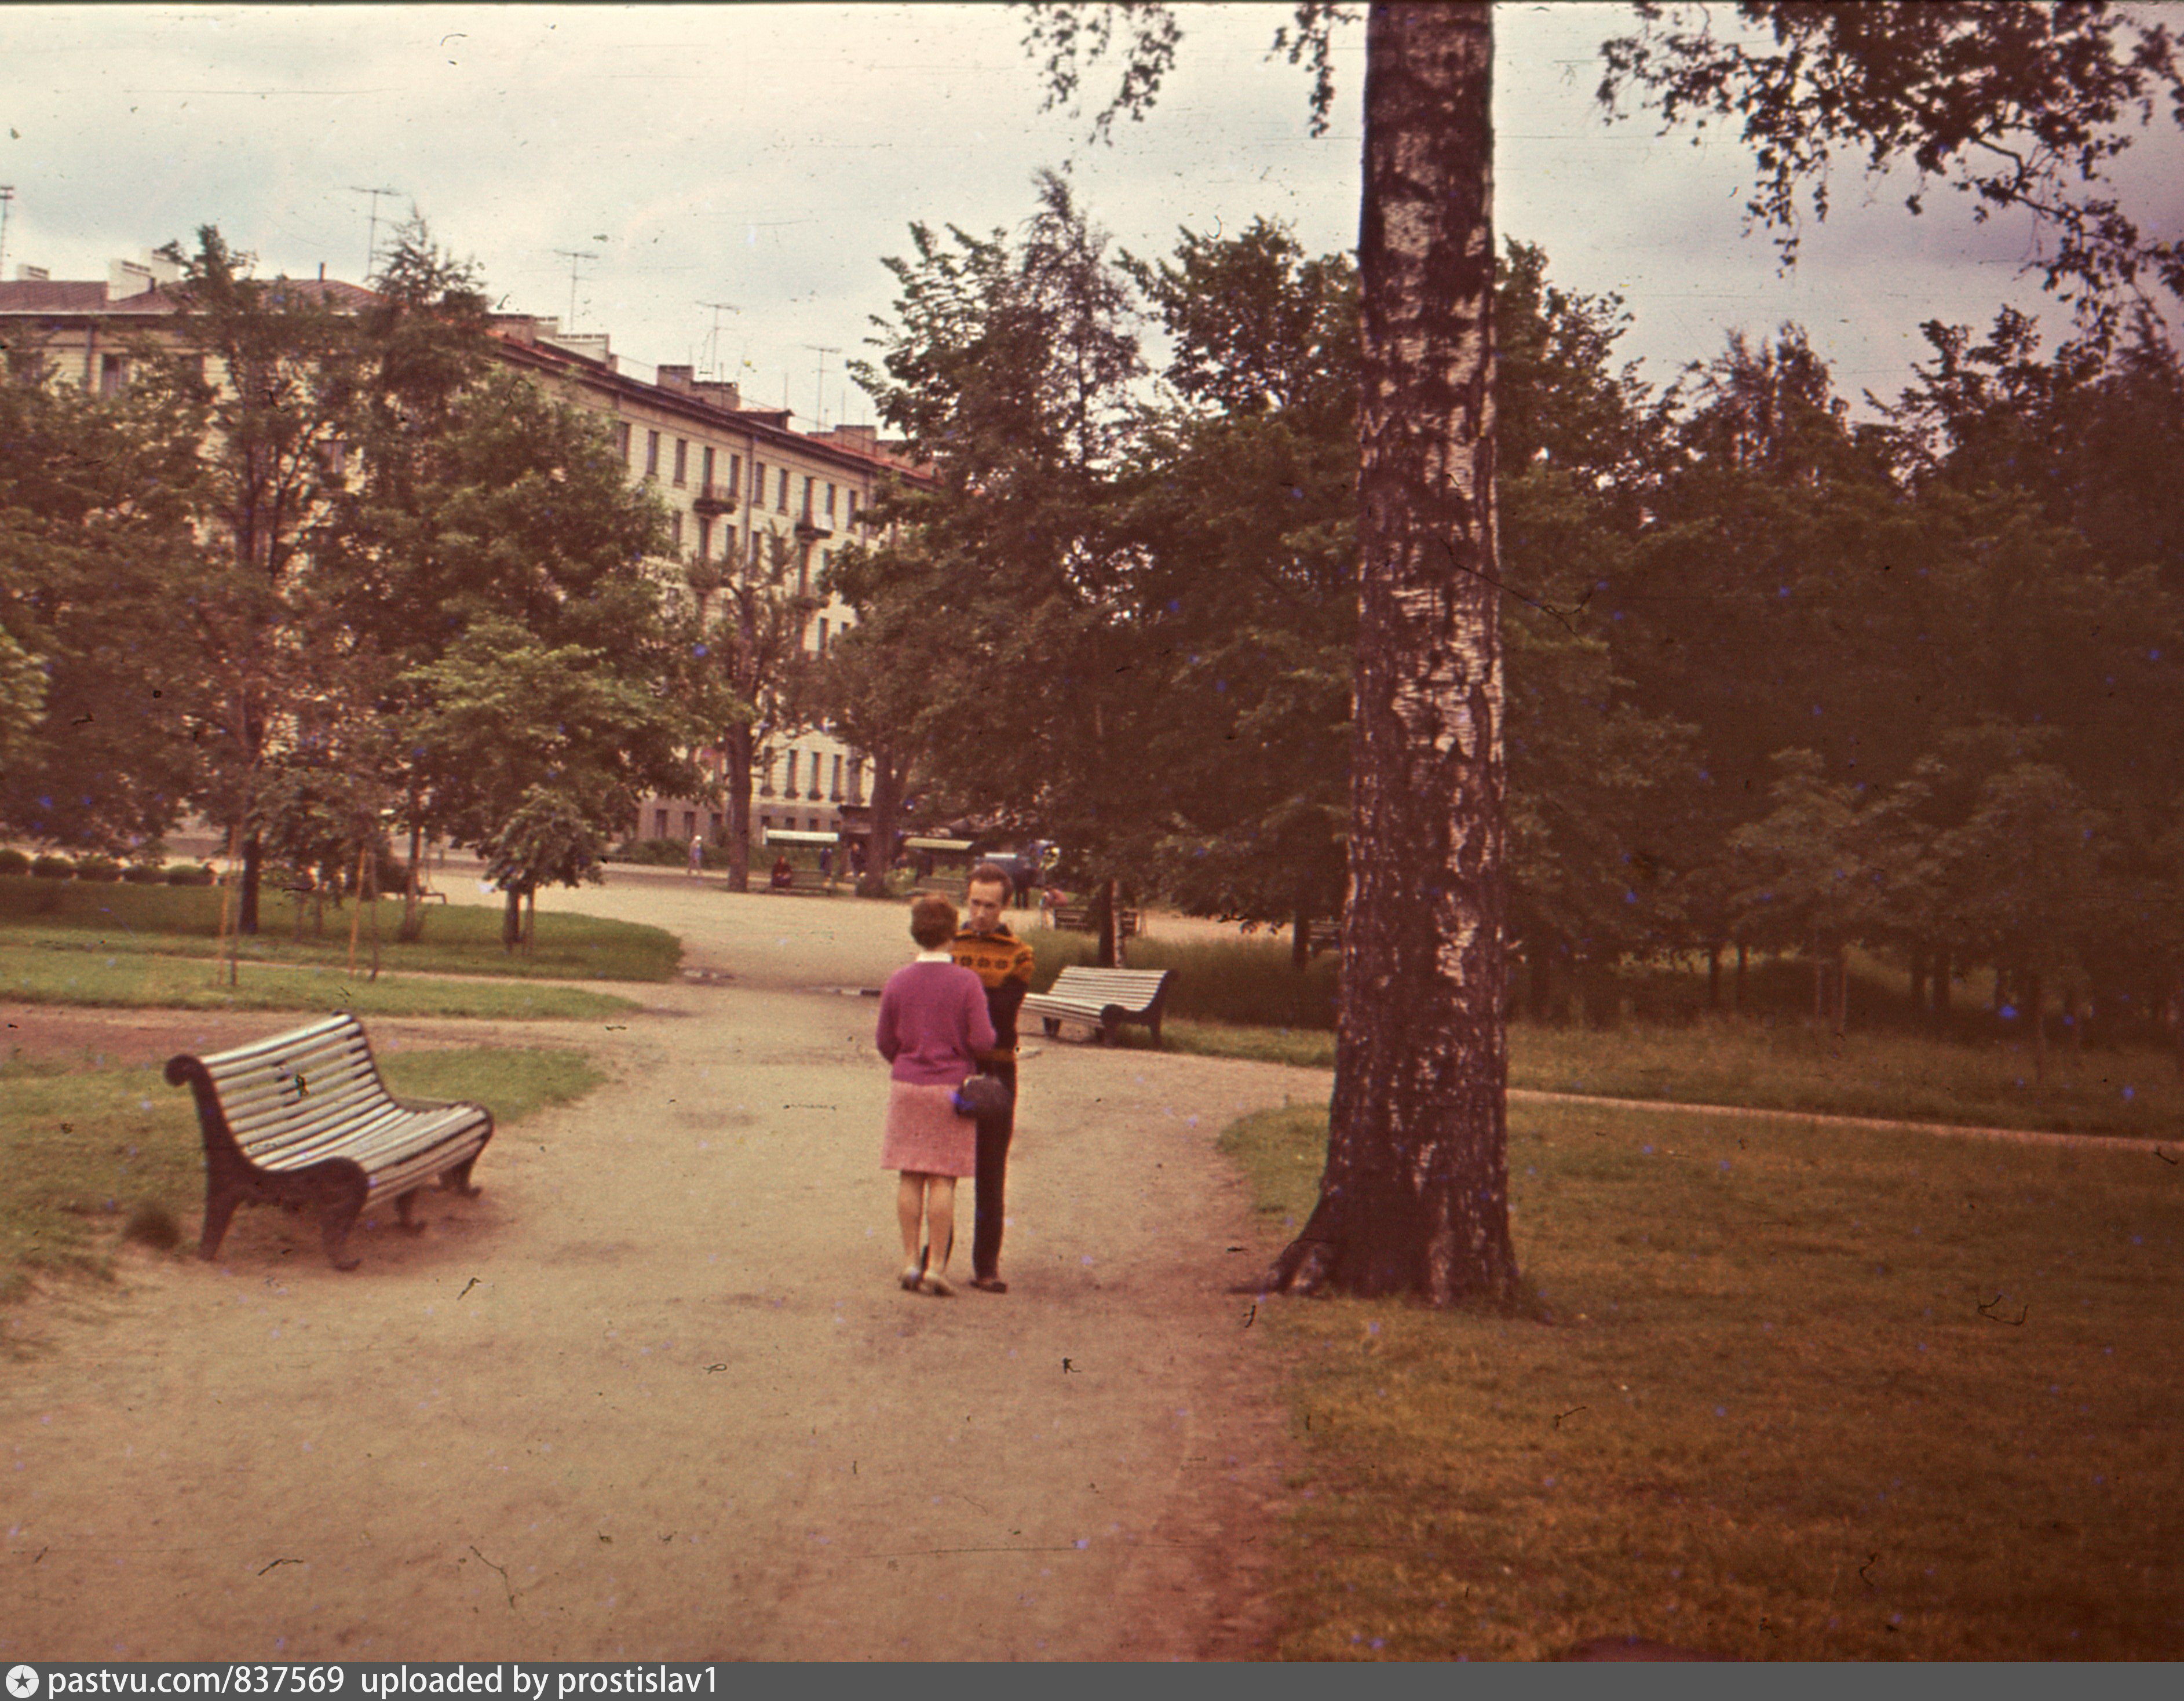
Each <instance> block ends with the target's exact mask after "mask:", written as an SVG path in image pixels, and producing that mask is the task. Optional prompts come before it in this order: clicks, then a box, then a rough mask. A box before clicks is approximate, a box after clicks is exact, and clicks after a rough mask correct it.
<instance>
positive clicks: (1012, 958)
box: [950, 862, 1032, 1293]
mask: <svg viewBox="0 0 2184 1701" xmlns="http://www.w3.org/2000/svg"><path fill="white" fill-rule="evenodd" d="M1009 890H1010V882H1009V873H1008V870H1007V869H1006V868H1003V867H1000V866H998V865H997V864H995V863H992V862H981V863H979V864H978V867H975V868H973V869H972V871H971V878H970V879H969V880H968V881H967V882H966V883H965V885H964V890H963V908H964V912H965V918H966V920H967V922H968V923H969V925H968V926H967V927H966V928H965V929H963V930H962V931H961V933H959V934H956V943H955V944H954V945H951V946H950V954H951V955H952V956H954V957H955V959H956V962H957V963H958V964H960V965H961V967H963V968H967V969H969V970H970V971H971V972H972V973H974V974H976V975H977V976H978V979H979V982H980V983H981V984H983V986H984V987H985V989H986V1013H987V1014H988V1015H989V1017H991V1018H993V1023H994V1049H993V1050H992V1051H985V1052H981V1053H980V1054H979V1055H978V1073H979V1074H982V1075H991V1076H993V1077H994V1078H995V1079H997V1080H999V1081H1000V1083H1001V1084H1002V1085H1004V1086H1006V1087H1007V1088H1008V1090H1009V1108H1008V1109H1007V1110H1006V1111H1004V1112H1002V1113H1000V1115H998V1116H990V1117H981V1118H978V1178H977V1181H978V1196H977V1208H976V1222H975V1225H974V1227H973V1228H972V1235H971V1286H972V1287H975V1288H977V1289H978V1290H979V1291H982V1292H984V1293H1006V1292H1007V1291H1009V1285H1008V1284H1007V1283H1006V1282H1005V1281H1003V1280H1001V1274H1000V1266H1001V1219H1002V1213H1003V1212H1004V1211H1006V1208H1007V1202H1006V1195H1007V1190H1008V1169H1009V1141H1010V1140H1011V1138H1012V1137H1013V1136H1014V1135H1015V1134H1016V1128H1017V1113H1016V1092H1017V1007H1019V1006H1020V1005H1022V1002H1023V1001H1024V995H1025V994H1026V993H1028V992H1029V991H1030V990H1031V968H1032V956H1031V947H1030V946H1029V945H1026V944H1025V943H1024V942H1023V941H1022V940H1020V939H1018V938H1017V936H1016V935H1015V934H1012V933H1011V932H1010V931H1009V930H1008V928H1007V927H1006V925H1005V924H1004V923H1003V922H1002V920H1001V911H1002V909H1003V908H1004V907H1005V906H1006V905H1007V903H1008V901H1009Z"/></svg>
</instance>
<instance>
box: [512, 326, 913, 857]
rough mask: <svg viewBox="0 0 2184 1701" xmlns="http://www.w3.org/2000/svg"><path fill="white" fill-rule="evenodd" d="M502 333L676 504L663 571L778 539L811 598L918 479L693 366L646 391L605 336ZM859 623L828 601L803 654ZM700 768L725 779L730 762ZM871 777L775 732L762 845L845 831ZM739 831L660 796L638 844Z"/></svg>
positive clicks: (817, 733) (844, 433)
mask: <svg viewBox="0 0 2184 1701" xmlns="http://www.w3.org/2000/svg"><path fill="white" fill-rule="evenodd" d="M493 331H494V335H495V337H496V338H497V339H498V340H499V345H500V349H501V354H502V358H503V359H504V360H507V361H508V362H509V363H510V365H514V366H515V367H516V368H518V369H519V370H521V371H526V372H528V373H530V374H531V375H532V376H533V377H535V378H536V379H537V380H538V382H540V383H541V384H542V385H543V386H544V388H546V389H547V390H548V391H549V393H552V394H554V395H555V396H557V397H559V398H560V399H563V400H565V401H566V402H568V403H570V404H571V405H573V406H577V407H580V408H582V409H584V410H587V411H588V412H591V413H594V414H596V415H599V416H600V417H601V418H602V419H604V421H606V423H607V426H608V430H609V433H610V437H611V438H612V440H613V442H614V444H615V447H616V451H617V452H618V453H619V454H620V455H621V457H622V460H623V461H624V463H625V464H626V465H627V466H628V468H629V473H630V477H631V478H632V479H633V480H638V481H642V482H644V483H645V484H646V485H647V486H649V488H651V489H652V490H653V492H654V493H655V494H656V495H658V496H659V497H660V499H662V500H663V501H664V502H665V503H666V506H667V518H668V527H669V531H668V544H669V549H670V551H671V560H669V561H666V562H663V563H662V564H661V566H662V568H663V570H666V571H674V570H676V569H677V568H679V566H680V564H681V563H682V562H684V561H719V560H723V559H728V558H733V557H734V556H737V555H740V556H741V557H742V558H743V559H745V560H749V559H753V558H754V552H763V551H766V550H768V549H772V548H773V547H777V545H776V544H773V543H772V542H771V541H770V538H777V539H779V540H781V541H782V544H785V545H786V547H787V548H788V549H789V551H790V553H791V555H792V556H793V558H794V561H795V564H796V575H797V580H798V584H799V589H808V590H813V591H816V589H817V588H818V587H819V586H821V585H822V583H824V579H825V574H826V570H827V567H828V566H829V565H830V564H831V563H832V561H833V555H834V551H835V550H837V549H840V548H841V547H842V546H843V544H845V543H847V542H848V541H849V539H850V537H851V536H852V535H853V529H852V528H859V527H861V519H862V516H864V515H865V514H866V512H867V511H868V510H870V509H871V507H872V504H873V502H874V500H875V499H876V498H877V495H878V494H879V492H880V489H881V487H882V485H883V482H885V481H886V480H887V479H888V478H889V477H904V476H912V477H914V476H915V473H914V470H913V469H912V468H911V466H910V464H909V463H908V462H906V461H905V460H902V459H901V458H900V457H899V456H897V455H894V454H892V453H891V452H890V451H889V449H888V447H887V446H886V445H884V444H883V443H881V442H880V441H879V437H878V433H877V431H876V430H875V429H874V428H873V427H870V426H838V427H834V428H833V429H832V430H830V431H827V432H799V431H795V430H794V429H792V428H791V427H790V425H789V418H790V415H788V412H787V410H781V409H768V408H750V407H746V406H744V403H743V399H742V397H741V395H740V393H738V388H737V387H736V386H735V385H734V384H732V383H723V382H712V381H708V380H705V379H701V378H699V377H697V376H695V375H694V373H693V371H692V370H691V368H689V367H688V366H677V365H666V366H660V367H657V368H655V369H654V371H653V376H652V378H651V379H650V381H649V382H648V381H646V380H644V379H643V378H641V377H638V376H636V375H634V374H632V373H627V372H624V371H622V370H621V361H620V360H618V359H617V358H616V356H615V354H614V353H613V352H612V349H611V348H610V344H609V339H608V338H607V337H605V336H602V335H597V334H593V335H588V336H582V337H573V336H570V335H567V334H565V333H564V332H562V331H561V330H560V326H559V323H558V322H557V321H554V320H552V319H540V318H535V317H532V316H529V315H499V316H497V317H496V318H495V320H494V321H493ZM677 583H680V579H679V575H678V577H677ZM855 618H856V616H855V614H854V613H853V612H852V611H850V609H849V608H848V607H847V606H846V605H844V604H843V603H841V602H840V601H839V600H835V599H833V598H831V597H830V598H828V599H827V600H826V601H824V602H823V603H822V605H820V606H819V608H818V609H817V611H816V612H815V613H814V614H813V615H812V616H811V619H810V621H809V622H807V624H806V627H805V633H804V647H805V650H807V651H809V652H811V654H814V655H824V654H825V653H826V650H827V645H828V644H830V643H832V642H833V641H834V639H836V638H838V636H839V635H840V634H841V633H843V632H844V631H846V630H848V629H849V628H850V627H851V626H852V625H853V624H854V623H855ZM702 760H704V761H706V762H707V763H708V765H709V766H710V767H711V768H712V770H713V771H714V772H716V773H717V772H719V771H720V767H721V756H720V754H719V752H718V751H710V750H709V751H706V752H704V753H703V756H702ZM865 768H866V763H865V760H864V758H863V756H861V754H860V753H859V752H857V751H855V750H851V749H850V748H849V747H848V746H847V745H844V744H843V743H842V742H841V741H840V740H838V739H835V738H834V737H833V735H832V734H831V733H827V732H826V731H825V730H824V729H820V728H795V727H793V726H781V727H774V728H763V737H762V739H761V743H760V750H759V753H758V757H757V761H756V763H755V772H753V775H752V794H753V795H752V799H751V817H750V828H751V835H752V839H753V841H754V842H755V843H758V844H763V843H764V842H765V839H766V834H769V833H773V832H796V833H839V832H840V831H842V829H843V823H844V819H845V818H849V819H851V820H854V819H855V817H856V815H857V814H858V813H859V812H860V811H861V810H862V809H863V807H864V801H865V785H866V774H865ZM727 825H728V823H727V815H726V811H725V807H724V806H719V805H700V804H699V803H697V802H694V801H693V800H689V799H685V798H662V797H651V798H647V799H646V800H644V802H643V805H642V806H641V807H640V809H639V811H638V820H637V822H636V823H633V833H632V836H633V837H636V838H641V839H688V838H690V837H691V836H692V835H693V834H704V835H705V839H706V842H707V843H709V844H718V843H719V842H720V841H721V838H722V837H723V835H724V834H726V833H727Z"/></svg>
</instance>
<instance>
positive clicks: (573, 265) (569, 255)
mask: <svg viewBox="0 0 2184 1701" xmlns="http://www.w3.org/2000/svg"><path fill="white" fill-rule="evenodd" d="M554 253H555V254H559V255H560V256H561V258H562V259H565V260H566V261H568V262H569V317H568V320H567V321H566V328H567V329H569V330H571V331H574V330H575V329H576V328H577V267H578V266H581V265H590V264H591V263H592V262H593V260H595V259H598V258H599V255H598V254H597V253H595V252H594V251H593V250H592V249H590V248H555V249H554Z"/></svg>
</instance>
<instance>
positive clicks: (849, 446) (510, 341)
mask: <svg viewBox="0 0 2184 1701" xmlns="http://www.w3.org/2000/svg"><path fill="white" fill-rule="evenodd" d="M179 276H180V274H179V269H178V268H175V267H174V266H172V265H168V264H167V263H166V262H164V261H160V260H158V259H152V258H150V257H147V258H145V259H139V260H116V261H115V262H114V265H113V266H112V268H111V269H110V271H109V276H108V277H107V278H106V279H105V280H103V281H90V282H70V281H61V282H56V281H54V280H53V279H51V278H49V277H47V276H45V275H44V274H43V273H42V272H40V271H38V270H36V268H32V267H22V268H20V269H19V275H18V278H17V280H16V281H15V282H13V283H0V357H15V356H20V355H21V354H26V353H31V352H35V353H36V355H37V356H38V357H39V358H40V359H42V360H43V361H45V362H46V363H47V365H48V366H49V367H50V368H51V369H52V370H53V371H56V372H58V373H59V374H61V375H62V376H65V377H68V378H70V380H72V381H74V382H80V383H81V384H82V385H83V387H84V388H86V389H97V390H98V391H100V392H101V393H109V394H110V393H114V392H115V391H116V390H118V389H119V388H121V387H123V386H125V384H126V383H127V382H128V369H129V360H130V359H131V350H132V349H136V348H139V347H141V346H142V343H143V342H144V339H145V337H147V335H148V334H150V335H151V336H153V337H157V336H158V334H159V330H160V328H161V321H163V320H165V319H170V318H171V317H172V316H173V315H174V314H175V312H176V311H177V310H178V304H177V303H176V302H175V298H174V297H173V296H172V295H171V294H170V293H168V292H167V290H166V289H165V288H164V286H166V285H169V284H172V283H174V282H177V281H178V278H179ZM305 282H306V283H307V284H308V285H309V287H316V288H318V289H320V290H323V291H324V292H326V297H327V298H328V300H329V301H330V302H331V304H334V305H335V306H336V307H337V308H340V307H344V306H347V307H354V306H357V305H360V304H363V303H364V302H365V301H368V300H370V292H369V291H368V290H365V289H361V288H359V287H357V286H355V285H353V284H347V283H342V282H338V281H333V280H328V279H326V278H325V277H324V276H320V278H318V279H316V280H306V281H305ZM492 332H493V343H494V348H495V351H496V353H497V354H498V355H499V358H500V359H501V360H504V362H506V363H507V364H508V365H510V366H512V367H514V368H515V369H516V370H518V371H523V372H525V373H527V374H528V375H530V376H532V377H533V378H534V379H535V380H536V381H537V382H538V383H540V384H541V385H542V386H543V388H545V389H546V390H547V391H548V392H549V393H551V394H553V395H554V396H556V397H557V398H559V399H561V400H563V401H565V402H567V403H569V404H571V405H572V406H575V407H578V408H581V409H582V410H585V411H587V412H589V413H592V414H594V415H598V416H599V418H600V419H602V420H603V421H604V422H605V424H606V426H607V429H608V432H609V435H610V438H611V440H612V442H613V443H614V445H615V447H616V450H617V452H618V453H619V454H620V455H621V457H622V460H623V461H624V463H625V464H626V465H627V467H628V469H629V476H630V477H631V479H632V481H633V482H643V484H645V485H646V486H647V487H648V488H650V489H651V490H653V491H654V493H655V494H656V495H657V496H658V497H659V498H660V499H661V500H662V501H663V502H664V503H665V504H666V508H667V512H668V523H669V528H670V529H669V555H668V556H667V557H666V558H663V559H662V560H659V561H657V562H655V563H654V564H653V565H654V567H655V571H656V572H658V573H659V574H660V577H661V578H662V580H663V582H666V583H671V584H673V585H677V586H678V587H679V586H680V585H682V583H683V580H682V568H683V565H684V564H685V563H686V562H689V561H717V560H722V559H723V558H724V557H727V555H730V554H731V553H732V552H738V551H739V552H742V553H743V554H744V557H745V558H746V559H748V558H749V552H751V551H753V550H755V549H757V550H765V549H769V548H771V547H773V546H772V544H770V543H769V542H768V538H769V536H770V537H772V538H779V539H782V540H783V541H784V542H785V544H786V545H787V547H788V549H789V550H790V551H791V553H792V555H793V557H794V561H795V563H796V572H797V575H798V577H799V582H800V583H802V584H803V585H804V586H805V587H807V588H813V589H816V588H817V587H818V586H819V585H821V584H822V583H823V580H824V575H825V572H826V569H827V566H828V565H829V564H830V563H831V561H832V560H833V554H834V552H835V551H836V550H837V549H839V548H841V547H842V545H843V544H844V543H846V542H847V541H848V540H849V539H850V537H851V536H853V535H858V534H859V533H857V532H856V531H855V529H854V528H858V527H860V526H861V521H862V516H864V515H865V514H866V512H867V511H868V510H870V509H871V507H872V504H873V502H874V500H875V499H876V498H877V495H878V494H879V492H880V489H881V488H882V486H883V482H885V481H886V480H887V479H888V478H889V477H905V476H907V477H915V476H916V474H915V471H914V469H913V468H912V467H911V465H910V464H909V463H908V462H906V461H905V460H902V459H901V458H900V456H898V455H894V454H893V453H891V452H890V450H889V447H888V446H887V445H885V444H883V443H881V442H880V440H879V438H878V434H877V432H876V431H875V430H874V429H873V428H872V427H869V426H838V427H834V428H833V429H832V430H830V431H827V432H799V431H796V430H794V429H793V428H792V427H791V425H790V418H791V415H789V413H788V411H787V410H779V409H765V408H749V407H745V406H744V404H743V401H742V398H741V396H740V395H739V393H738V389H737V387H736V386H735V385H734V384H732V383H721V382H710V381H707V380H703V379H700V378H699V377H697V376H695V375H694V372H693V371H692V369H691V368H690V367H688V366H677V365H666V366H660V367H657V368H655V369H652V376H650V377H649V378H646V377H643V376H638V373H637V372H634V371H623V370H622V362H621V360H619V359H618V358H617V357H616V355H615V354H614V353H613V351H612V349H611V348H610V342H609V338H608V337H606V336H605V335H602V334H598V333H587V334H583V335H577V334H572V333H570V332H565V331H563V330H562V328H561V326H560V322H559V321H557V320H554V319H550V318H540V317H535V316H532V315H520V314H504V315H495V316H494V318H493V321H492ZM854 622H855V614H854V613H853V612H852V611H850V609H849V608H848V607H846V606H845V605H843V604H842V603H840V602H839V601H838V600H833V599H831V598H830V599H828V600H827V601H825V602H824V603H823V604H822V605H821V606H820V607H819V608H818V609H817V611H816V612H815V613H814V614H813V615H812V616H811V619H810V621H809V622H808V623H807V625H806V627H805V633H804V639H803V641H804V645H805V649H806V650H808V651H810V652H811V653H813V654H817V655H823V654H824V653H825V651H826V650H827V645H828V644H830V643H832V642H833V640H834V639H836V638H837V637H838V635H839V634H840V633H842V632H844V631H845V630H847V629H848V628H849V627H850V626H851V625H852V624H853V623H854ZM761 731H762V738H761V742H760V750H759V753H758V756H757V760H756V761H755V772H754V773H753V776H752V780H753V785H752V791H753V796H752V800H751V817H750V828H751V836H752V839H753V841H754V843H755V844H763V843H764V842H765V841H766V835H767V834H769V833H773V832H796V833H811V834H823V833H838V832H840V831H841V830H842V829H843V827H844V821H845V819H848V820H850V821H854V820H855V817H857V815H858V814H859V813H860V812H861V810H862V809H863V806H864V798H865V788H866V763H865V761H864V758H863V757H862V756H861V754H860V753H859V752H857V751H855V750H851V749H850V748H849V747H848V746H847V745H844V744H843V743H841V741H839V740H838V739H835V738H834V737H833V736H832V735H831V734H830V733H827V732H826V731H825V730H824V729H822V728H799V727H796V726H794V725H788V724H783V725H779V726H777V727H773V728H762V729H761ZM700 761H702V762H703V763H704V764H705V766H706V767H708V768H709V769H710V771H711V772H713V773H715V774H716V776H717V775H719V774H720V773H721V769H722V766H723V759H722V757H721V753H720V752H719V751H718V750H705V751H702V752H701V753H700ZM628 831H629V836H630V837H632V838H633V839H688V838H690V837H691V836H692V835H693V834H700V833H702V834H704V835H705V839H706V841H707V842H708V843H709V844H715V845H717V844H719V843H720V842H721V839H722V838H723V837H724V836H725V834H726V832H727V817H726V810H725V806H722V805H717V804H708V803H700V802H699V801H697V800H691V799H687V798H669V797H648V798H646V799H645V800H643V803H642V805H641V806H640V807H639V809H638V813H637V815H636V817H635V818H633V819H632V821H631V822H630V823H629V826H628Z"/></svg>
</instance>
